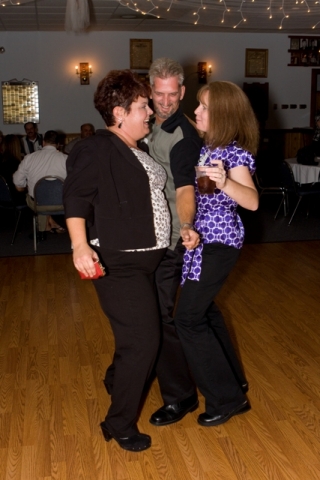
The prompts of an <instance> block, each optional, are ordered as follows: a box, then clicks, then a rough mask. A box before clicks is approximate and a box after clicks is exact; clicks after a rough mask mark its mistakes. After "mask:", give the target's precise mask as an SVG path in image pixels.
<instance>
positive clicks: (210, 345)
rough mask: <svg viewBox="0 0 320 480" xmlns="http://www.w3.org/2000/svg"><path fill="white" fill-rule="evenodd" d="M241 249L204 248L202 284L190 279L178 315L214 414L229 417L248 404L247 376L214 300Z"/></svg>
mask: <svg viewBox="0 0 320 480" xmlns="http://www.w3.org/2000/svg"><path fill="white" fill-rule="evenodd" d="M239 253H240V252H239V250H237V249H236V248H233V247H229V246H227V245H223V244H219V243H218V244H210V245H204V247H203V254H202V268H201V275H200V281H199V282H197V281H193V280H186V282H185V284H184V286H183V287H182V290H181V294H180V298H179V302H178V306H177V311H176V315H175V324H176V328H177V331H178V334H179V337H180V340H181V343H182V345H183V349H184V352H185V354H186V357H187V360H188V363H189V366H190V369H191V371H192V374H193V377H194V379H195V382H196V384H197V386H198V388H199V390H200V392H201V393H202V394H203V396H204V397H205V400H206V412H207V413H208V414H209V415H214V414H223V413H228V412H229V411H230V410H231V409H232V408H233V407H235V406H237V405H239V404H240V403H241V402H242V401H244V400H245V396H244V394H243V393H242V390H241V388H240V385H241V384H242V383H244V382H245V381H246V380H245V377H244V374H243V372H242V368H241V364H240V362H239V360H238V358H237V355H236V352H235V350H234V347H233V345H232V342H231V339H230V335H229V332H228V330H227V327H226V325H225V322H224V319H223V316H222V313H221V312H220V310H219V308H218V307H217V305H216V304H215V303H214V301H213V298H214V297H215V296H216V295H217V294H218V292H219V290H220V289H221V287H222V285H223V284H224V282H225V280H226V278H227V276H228V274H229V273H230V271H231V270H232V268H233V266H234V265H235V263H236V261H237V259H238V256H239Z"/></svg>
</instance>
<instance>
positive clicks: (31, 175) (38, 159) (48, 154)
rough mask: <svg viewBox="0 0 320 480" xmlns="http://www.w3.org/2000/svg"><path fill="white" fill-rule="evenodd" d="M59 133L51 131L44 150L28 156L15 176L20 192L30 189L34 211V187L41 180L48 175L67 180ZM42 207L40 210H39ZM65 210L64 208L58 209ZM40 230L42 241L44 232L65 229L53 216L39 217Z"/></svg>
mask: <svg viewBox="0 0 320 480" xmlns="http://www.w3.org/2000/svg"><path fill="white" fill-rule="evenodd" d="M57 145H58V133H57V132H55V131H54V130H49V131H47V132H46V133H45V135H44V142H43V149H42V150H39V151H37V152H34V153H31V154H30V155H26V156H25V157H24V159H23V160H22V162H21V163H20V165H19V168H18V170H17V171H16V172H15V173H14V175H13V183H14V184H15V186H16V189H17V190H18V191H24V190H26V187H27V189H28V193H27V198H26V200H27V205H28V207H30V208H31V209H32V210H34V198H33V197H34V187H35V184H36V183H37V181H38V180H40V178H42V177H45V176H46V175H55V176H58V177H61V178H63V179H65V178H66V176H67V172H66V159H67V155H65V154H64V153H61V152H59V151H58V150H57ZM40 209H41V207H40V208H39V210H40ZM58 210H63V207H57V211H58ZM38 229H39V233H40V239H42V240H43V239H44V237H45V235H43V232H45V231H50V232H51V233H56V232H57V233H61V232H64V231H65V229H64V228H62V227H60V226H59V225H58V224H57V223H56V222H55V221H54V220H53V219H52V217H51V216H47V217H46V216H45V215H39V217H38Z"/></svg>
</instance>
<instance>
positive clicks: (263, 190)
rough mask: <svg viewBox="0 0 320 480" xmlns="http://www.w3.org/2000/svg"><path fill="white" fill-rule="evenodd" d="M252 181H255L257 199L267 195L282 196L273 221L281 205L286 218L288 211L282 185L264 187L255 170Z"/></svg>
mask: <svg viewBox="0 0 320 480" xmlns="http://www.w3.org/2000/svg"><path fill="white" fill-rule="evenodd" d="M254 180H255V183H256V186H257V190H258V193H259V198H260V197H261V196H262V195H264V194H268V195H279V194H280V195H282V200H281V203H280V205H279V207H278V209H277V211H276V213H275V216H274V219H275V220H276V218H277V217H278V213H279V211H280V208H281V206H282V205H284V211H285V216H286V215H287V209H288V203H287V202H288V200H287V197H286V193H285V189H284V188H283V186H282V185H279V186H276V185H266V184H264V183H263V179H262V177H261V176H260V175H259V173H258V170H256V172H255V174H254ZM275 183H276V182H275Z"/></svg>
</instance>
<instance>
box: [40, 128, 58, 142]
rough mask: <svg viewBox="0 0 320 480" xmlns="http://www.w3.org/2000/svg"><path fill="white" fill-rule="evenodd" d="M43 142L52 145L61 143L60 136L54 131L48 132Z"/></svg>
mask: <svg viewBox="0 0 320 480" xmlns="http://www.w3.org/2000/svg"><path fill="white" fill-rule="evenodd" d="M43 141H44V142H45V143H49V144H50V145H58V143H59V134H58V133H57V132H55V131H54V130H48V131H47V132H46V133H45V134H44V137H43Z"/></svg>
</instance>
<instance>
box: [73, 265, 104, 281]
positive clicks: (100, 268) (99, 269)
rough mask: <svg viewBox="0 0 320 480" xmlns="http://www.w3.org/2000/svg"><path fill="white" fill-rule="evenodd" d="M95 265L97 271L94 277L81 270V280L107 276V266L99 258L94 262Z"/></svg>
mask: <svg viewBox="0 0 320 480" xmlns="http://www.w3.org/2000/svg"><path fill="white" fill-rule="evenodd" d="M94 266H95V269H96V273H95V274H94V275H93V277H87V275H85V274H84V273H82V272H79V275H80V278H81V280H96V279H97V278H100V277H104V276H105V274H106V271H105V268H104V267H103V266H102V265H101V263H100V262H99V260H97V261H96V262H95V263H94Z"/></svg>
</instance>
